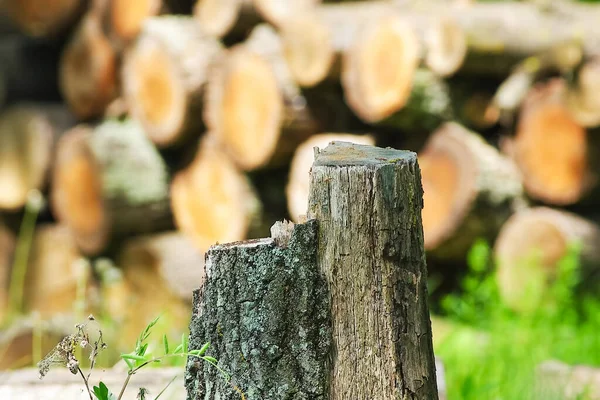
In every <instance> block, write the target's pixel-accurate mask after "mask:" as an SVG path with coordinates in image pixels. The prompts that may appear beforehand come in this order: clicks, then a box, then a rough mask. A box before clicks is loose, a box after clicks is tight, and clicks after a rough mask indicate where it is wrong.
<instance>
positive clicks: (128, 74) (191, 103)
mask: <svg viewBox="0 0 600 400" xmlns="http://www.w3.org/2000/svg"><path fill="white" fill-rule="evenodd" d="M221 51H222V46H221V45H220V44H219V42H218V41H217V40H216V39H215V38H213V37H209V36H207V35H205V34H204V33H203V32H202V29H201V28H200V26H199V24H198V22H197V21H196V20H194V19H193V18H192V17H191V16H174V15H168V16H167V15H163V16H160V17H153V18H149V19H147V20H146V21H145V22H144V26H143V28H142V32H141V33H140V35H139V37H138V38H137V40H136V41H135V43H134V44H133V45H132V47H131V48H130V49H129V50H128V51H127V52H126V54H125V57H124V61H123V69H122V80H123V91H124V94H125V99H126V101H127V104H128V106H129V109H130V111H131V113H132V115H133V116H134V117H135V118H137V119H138V120H140V121H141V123H142V125H143V126H144V129H145V131H146V133H147V134H148V137H149V138H150V139H151V140H152V142H154V144H156V145H157V146H159V147H169V146H174V145H177V144H181V143H182V142H184V141H185V140H186V139H188V138H190V137H192V136H198V135H200V134H201V133H202V131H203V124H202V117H201V115H202V114H201V111H202V104H203V96H204V88H205V84H206V83H207V79H208V71H209V66H210V65H211V62H212V61H213V60H214V59H215V58H216V57H217V55H218V54H219V53H220V52H221Z"/></svg>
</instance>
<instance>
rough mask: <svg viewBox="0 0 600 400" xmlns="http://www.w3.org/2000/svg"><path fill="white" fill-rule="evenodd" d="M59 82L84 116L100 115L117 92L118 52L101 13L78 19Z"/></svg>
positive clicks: (60, 71) (61, 67)
mask: <svg viewBox="0 0 600 400" xmlns="http://www.w3.org/2000/svg"><path fill="white" fill-rule="evenodd" d="M59 85H60V90H61V93H62V94H63V96H64V98H65V100H66V102H67V104H69V107H71V109H72V110H73V112H74V113H75V114H76V115H77V116H78V117H79V118H82V119H87V118H92V117H98V116H101V115H102V114H103V112H104V109H105V108H106V107H107V106H108V104H109V103H110V102H111V101H112V100H113V99H114V98H115V97H116V95H117V89H118V86H117V54H116V52H115V49H114V48H113V46H112V44H111V43H110V41H109V39H108V38H107V37H106V36H105V34H104V32H103V30H102V21H101V17H100V15H99V13H97V12H93V11H90V12H88V13H87V14H86V15H85V17H84V18H83V19H82V20H81V21H80V22H79V25H78V27H77V30H76V31H75V33H74V34H73V35H72V37H71V38H70V40H69V43H68V44H67V46H66V48H65V49H64V50H63V53H62V56H61V60H60V67H59Z"/></svg>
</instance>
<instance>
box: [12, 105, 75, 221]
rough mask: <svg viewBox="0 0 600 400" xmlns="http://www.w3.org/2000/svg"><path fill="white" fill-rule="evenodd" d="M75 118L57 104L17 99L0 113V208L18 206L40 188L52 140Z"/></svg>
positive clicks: (51, 153) (51, 155)
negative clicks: (19, 101)
mask: <svg viewBox="0 0 600 400" xmlns="http://www.w3.org/2000/svg"><path fill="white" fill-rule="evenodd" d="M74 124H75V120H74V118H73V116H72V115H71V113H70V112H69V111H68V110H66V109H65V107H64V106H63V105H60V104H44V103H19V104H17V105H14V106H11V107H9V108H7V109H6V110H5V111H4V112H2V113H1V114H0V209H3V210H8V211H16V210H20V209H22V208H23V207H24V206H25V203H26V202H27V196H28V194H29V191H30V190H33V189H38V190H40V191H42V190H44V189H45V188H46V186H47V181H48V177H49V171H50V167H51V164H52V161H53V159H54V153H55V144H56V141H57V140H58V138H59V136H60V135H62V133H63V132H64V131H66V130H67V129H68V128H70V127H72V126H73V125H74Z"/></svg>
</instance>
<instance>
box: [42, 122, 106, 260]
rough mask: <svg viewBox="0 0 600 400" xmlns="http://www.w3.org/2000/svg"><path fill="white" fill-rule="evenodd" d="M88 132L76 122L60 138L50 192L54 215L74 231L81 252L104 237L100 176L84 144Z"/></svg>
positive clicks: (98, 243)
mask: <svg viewBox="0 0 600 400" xmlns="http://www.w3.org/2000/svg"><path fill="white" fill-rule="evenodd" d="M91 135H92V130H91V128H89V127H86V126H78V127H76V128H73V129H72V130H71V131H69V132H68V133H67V134H65V136H63V137H62V138H61V139H60V141H59V143H58V150H57V155H56V165H55V166H54V174H53V189H52V196H51V202H52V208H53V210H54V212H55V213H56V214H57V217H58V219H59V220H61V221H62V222H63V223H65V224H66V225H67V226H69V228H70V229H71V230H72V231H73V232H74V236H75V240H76V241H77V243H78V245H79V246H80V247H81V248H82V250H83V251H84V252H86V251H94V250H95V249H97V248H99V247H102V245H103V244H104V242H105V241H106V240H107V227H106V223H105V220H106V215H105V212H104V205H103V200H102V178H101V176H100V173H99V171H98V167H97V165H96V163H95V161H94V158H93V156H92V153H91V150H90V148H89V147H88V145H87V142H88V139H89V137H90V136H91Z"/></svg>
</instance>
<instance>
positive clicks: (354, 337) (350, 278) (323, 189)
mask: <svg viewBox="0 0 600 400" xmlns="http://www.w3.org/2000/svg"><path fill="white" fill-rule="evenodd" d="M310 184H311V192H310V198H309V212H308V218H309V219H313V218H314V219H316V220H317V221H318V222H319V242H318V243H319V245H318V252H317V259H318V263H319V269H320V270H321V271H322V273H323V274H324V275H325V278H326V280H327V284H328V288H329V298H330V301H331V317H332V324H333V325H332V326H333V349H334V350H333V352H332V354H331V357H332V359H331V363H332V366H331V370H330V376H329V379H328V380H329V397H328V398H329V399H331V400H334V399H335V400H337V399H340V400H342V399H344V400H346V399H349V398H355V399H367V398H373V399H393V398H400V399H423V400H425V399H427V400H437V399H438V391H437V385H436V375H435V360H434V355H433V345H432V335H431V322H430V319H429V310H428V304H427V302H428V299H427V296H428V294H427V266H426V263H425V250H424V246H423V227H422V222H421V209H422V208H423V190H422V187H421V173H420V170H419V166H418V162H417V157H416V154H415V153H412V152H406V151H398V150H393V149H380V148H375V147H371V146H364V145H354V144H350V143H344V142H334V143H332V144H330V145H329V146H328V147H326V148H325V149H323V150H321V151H320V153H318V154H317V155H316V157H315V162H314V164H313V167H312V170H311V183H310ZM358 377H360V378H359V379H357V378H358Z"/></svg>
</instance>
